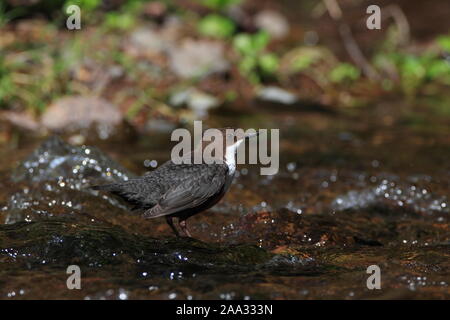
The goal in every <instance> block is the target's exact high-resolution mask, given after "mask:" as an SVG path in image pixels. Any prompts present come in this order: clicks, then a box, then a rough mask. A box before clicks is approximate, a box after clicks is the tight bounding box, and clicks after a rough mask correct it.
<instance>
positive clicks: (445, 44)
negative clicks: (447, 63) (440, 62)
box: [436, 36, 450, 52]
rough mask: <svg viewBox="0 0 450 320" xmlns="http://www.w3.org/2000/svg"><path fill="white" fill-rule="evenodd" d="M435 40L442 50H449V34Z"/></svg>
mask: <svg viewBox="0 0 450 320" xmlns="http://www.w3.org/2000/svg"><path fill="white" fill-rule="evenodd" d="M436 41H437V43H438V44H439V46H440V47H441V48H442V50H444V51H447V52H450V36H440V37H438V38H437V39H436Z"/></svg>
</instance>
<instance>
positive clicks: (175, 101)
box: [169, 88, 220, 118]
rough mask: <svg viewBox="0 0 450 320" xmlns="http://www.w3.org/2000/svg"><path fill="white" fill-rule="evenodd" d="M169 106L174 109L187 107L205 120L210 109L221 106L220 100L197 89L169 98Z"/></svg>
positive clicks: (182, 91)
mask: <svg viewBox="0 0 450 320" xmlns="http://www.w3.org/2000/svg"><path fill="white" fill-rule="evenodd" d="M169 104H170V105H172V106H174V107H180V106H183V105H186V106H187V107H189V108H190V109H192V110H193V111H194V113H195V114H196V116H197V117H198V118H204V117H205V116H206V115H207V114H208V111H209V110H210V109H213V108H216V107H218V106H219V105H220V101H219V99H217V98H216V97H213V96H211V95H209V94H206V93H204V92H202V91H200V90H197V89H195V88H188V89H184V90H181V91H178V92H175V93H174V94H173V95H172V96H170V98H169Z"/></svg>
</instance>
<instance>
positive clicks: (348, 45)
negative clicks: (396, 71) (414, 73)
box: [323, 0, 380, 80]
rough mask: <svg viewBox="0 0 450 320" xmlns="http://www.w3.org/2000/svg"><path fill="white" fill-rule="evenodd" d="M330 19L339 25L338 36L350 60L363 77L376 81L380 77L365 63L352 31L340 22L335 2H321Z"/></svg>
mask: <svg viewBox="0 0 450 320" xmlns="http://www.w3.org/2000/svg"><path fill="white" fill-rule="evenodd" d="M323 2H324V3H325V6H326V8H327V10H328V13H329V14H330V16H331V18H332V19H333V20H334V21H336V22H338V23H339V34H340V36H341V38H342V40H343V42H344V46H345V49H346V50H347V52H348V54H349V56H350V58H351V59H352V60H353V61H354V62H355V64H356V65H357V66H358V67H359V68H360V69H361V70H362V71H363V73H364V75H365V76H366V77H367V78H369V79H372V80H378V79H379V78H380V75H379V74H378V72H377V71H376V70H375V69H374V68H373V67H372V65H371V64H370V63H369V62H368V61H367V59H366V57H365V56H364V54H363V53H362V51H361V49H360V48H359V45H358V43H357V42H356V40H355V38H354V37H353V34H352V31H351V29H350V27H349V25H348V24H346V23H345V22H343V21H342V10H341V7H340V6H339V4H338V3H337V1H336V0H323Z"/></svg>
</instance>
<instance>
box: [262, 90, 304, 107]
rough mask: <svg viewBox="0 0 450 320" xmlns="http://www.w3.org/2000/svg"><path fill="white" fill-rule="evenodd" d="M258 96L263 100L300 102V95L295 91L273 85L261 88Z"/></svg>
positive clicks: (287, 102) (283, 102)
mask: <svg viewBox="0 0 450 320" xmlns="http://www.w3.org/2000/svg"><path fill="white" fill-rule="evenodd" d="M257 97H258V98H259V99H260V100H262V101H267V102H275V103H281V104H287V105H291V104H295V103H296V102H298V97H297V96H296V95H294V94H293V93H291V92H289V91H287V90H284V89H282V88H279V87H273V86H269V87H264V88H262V89H261V90H259V92H258V95H257Z"/></svg>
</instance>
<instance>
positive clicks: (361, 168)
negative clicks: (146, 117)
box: [0, 102, 450, 299]
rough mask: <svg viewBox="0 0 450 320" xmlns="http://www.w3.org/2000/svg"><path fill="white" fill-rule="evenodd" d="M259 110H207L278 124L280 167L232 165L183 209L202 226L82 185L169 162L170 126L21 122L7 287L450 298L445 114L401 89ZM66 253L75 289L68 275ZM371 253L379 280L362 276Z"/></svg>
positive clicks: (12, 151) (239, 120)
mask: <svg viewBox="0 0 450 320" xmlns="http://www.w3.org/2000/svg"><path fill="white" fill-rule="evenodd" d="M254 108H255V110H254V111H253V112H251V113H244V112H242V113H234V114H233V116H230V115H227V114H226V113H221V112H216V113H215V114H213V115H212V116H211V118H210V120H209V121H208V124H209V125H210V126H217V127H220V126H235V127H242V128H249V127H253V128H280V170H279V173H278V174H276V175H274V176H261V175H259V167H258V165H247V166H246V165H244V166H241V167H239V168H238V169H239V170H238V171H237V175H236V178H235V181H234V183H233V185H232V187H231V190H230V191H229V193H228V194H227V195H226V196H225V198H224V199H223V200H222V201H221V202H220V203H219V204H218V205H216V206H215V207H213V208H212V209H210V210H208V211H207V212H205V213H203V214H199V215H197V216H194V217H192V218H191V219H190V220H189V222H190V229H191V232H192V234H193V236H194V237H195V239H177V238H175V237H174V236H173V235H172V234H171V231H170V229H169V227H168V226H167V225H166V223H165V220H164V219H153V220H145V219H143V218H142V217H141V216H140V215H139V213H138V212H137V213H136V212H130V211H128V210H127V207H126V206H125V205H124V203H122V202H120V201H119V200H118V199H115V198H114V197H111V196H108V195H106V194H104V193H101V192H100V193H99V192H98V191H91V190H90V189H88V188H86V187H87V186H89V185H91V184H94V183H95V184H97V183H107V182H111V181H120V180H126V179H128V178H130V177H132V176H134V175H136V174H142V173H143V172H145V171H147V170H152V166H154V165H155V164H156V163H157V164H158V165H160V164H161V163H163V162H164V161H166V160H168V157H169V155H170V149H171V146H172V144H171V143H169V140H170V138H169V137H170V135H169V133H149V134H146V135H140V136H139V138H138V139H136V138H134V136H133V137H131V136H130V137H129V136H128V133H125V132H119V133H118V136H119V137H120V139H121V141H120V142H117V141H114V140H99V139H96V138H92V139H88V141H87V142H86V144H85V145H83V146H72V145H70V144H68V143H67V141H68V140H67V137H66V136H63V137H61V138H60V137H55V136H53V137H50V138H46V139H40V138H32V137H29V136H27V135H25V134H23V133H17V134H16V135H15V137H16V138H15V139H13V140H14V141H15V143H14V144H11V145H5V146H4V147H3V148H2V150H1V160H0V175H1V179H0V221H1V223H2V224H3V225H1V226H0V265H1V268H0V297H1V298H3V299H8V298H10V299H33V298H48V299H56V298H76V299H283V298H284V299H324V298H325V299H327V298H339V299H361V298H418V299H420V298H440V299H442V298H446V299H448V298H450V289H449V284H450V259H449V258H450V229H449V224H448V223H449V220H448V217H449V211H450V200H449V197H450V162H449V160H448V159H450V120H449V118H448V117H443V116H436V115H434V116H433V115H432V114H430V113H429V112H427V110H429V109H427V106H426V105H425V106H421V105H420V104H417V106H414V107H412V106H404V104H402V103H396V102H392V103H384V104H379V105H376V106H370V107H368V108H367V109H365V110H364V111H363V112H360V111H359V110H348V111H346V112H342V113H336V112H332V111H327V110H321V111H320V112H314V111H307V110H304V109H302V108H301V106H293V107H291V108H290V109H289V108H285V109H280V108H278V107H276V109H275V110H274V109H273V106H272V107H270V106H263V105H255V106H254ZM235 109H238V107H236V108H235ZM69 265H78V266H79V267H80V268H81V273H82V277H81V286H82V289H81V290H69V289H67V286H66V280H67V277H68V276H69V275H68V274H67V273H66V269H67V267H68V266H69ZM371 265H377V266H379V267H380V270H381V289H380V290H369V289H368V288H367V286H366V281H367V278H368V277H369V276H370V274H368V273H367V272H366V270H367V268H368V267H369V266H371Z"/></svg>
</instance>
